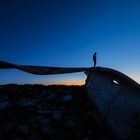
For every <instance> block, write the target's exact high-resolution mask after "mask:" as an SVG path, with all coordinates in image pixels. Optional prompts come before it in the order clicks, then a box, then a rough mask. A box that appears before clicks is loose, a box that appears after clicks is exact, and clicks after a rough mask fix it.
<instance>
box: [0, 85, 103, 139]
mask: <svg viewBox="0 0 140 140" xmlns="http://www.w3.org/2000/svg"><path fill="white" fill-rule="evenodd" d="M102 129H103V127H102V123H101V120H100V119H99V118H98V116H97V114H96V113H95V112H94V110H93V108H92V111H91V110H90V107H89V103H88V97H87V93H86V91H85V87H84V86H55V85H54V86H43V85H1V86H0V140H93V139H103V138H102V133H103V130H102Z"/></svg>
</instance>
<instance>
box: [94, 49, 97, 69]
mask: <svg viewBox="0 0 140 140" xmlns="http://www.w3.org/2000/svg"><path fill="white" fill-rule="evenodd" d="M96 55H97V53H96V52H95V53H94V55H93V62H94V67H96Z"/></svg>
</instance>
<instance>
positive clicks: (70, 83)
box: [47, 80, 85, 86]
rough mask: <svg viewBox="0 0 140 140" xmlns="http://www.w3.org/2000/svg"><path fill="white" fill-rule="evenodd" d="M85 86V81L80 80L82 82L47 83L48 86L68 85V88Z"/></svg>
mask: <svg viewBox="0 0 140 140" xmlns="http://www.w3.org/2000/svg"><path fill="white" fill-rule="evenodd" d="M84 84H85V81H84V80H80V81H58V82H49V83H47V85H67V86H70V85H78V86H81V85H84Z"/></svg>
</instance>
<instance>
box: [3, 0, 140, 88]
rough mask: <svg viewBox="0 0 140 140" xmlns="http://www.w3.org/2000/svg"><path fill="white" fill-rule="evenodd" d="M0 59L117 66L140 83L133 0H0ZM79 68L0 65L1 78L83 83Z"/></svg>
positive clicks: (139, 10) (139, 21)
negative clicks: (62, 70)
mask: <svg viewBox="0 0 140 140" xmlns="http://www.w3.org/2000/svg"><path fill="white" fill-rule="evenodd" d="M0 13H1V14H0V60H5V61H8V62H12V63H17V64H32V65H46V66H60V67H88V66H91V65H93V62H92V55H93V53H94V52H95V51H96V52H97V65H98V66H104V67H110V68H114V69H117V70H119V71H121V72H123V73H125V74H127V75H128V76H130V77H131V78H133V79H135V80H136V81H137V82H139V83H140V2H139V1H138V0H137V1H135V0H132V1H130V0H128V1H126V0H124V1H121V0H39V1H38V0H20V1H19V0H12V1H11V0H9V1H8V0H1V1H0ZM85 79H86V76H85V75H84V74H83V73H74V74H62V75H50V76H36V75H31V74H28V73H25V72H21V71H18V70H0V84H7V83H19V84H25V83H31V84H35V83H39V84H46V85H47V84H55V83H57V84H67V85H69V84H84V80H85Z"/></svg>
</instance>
